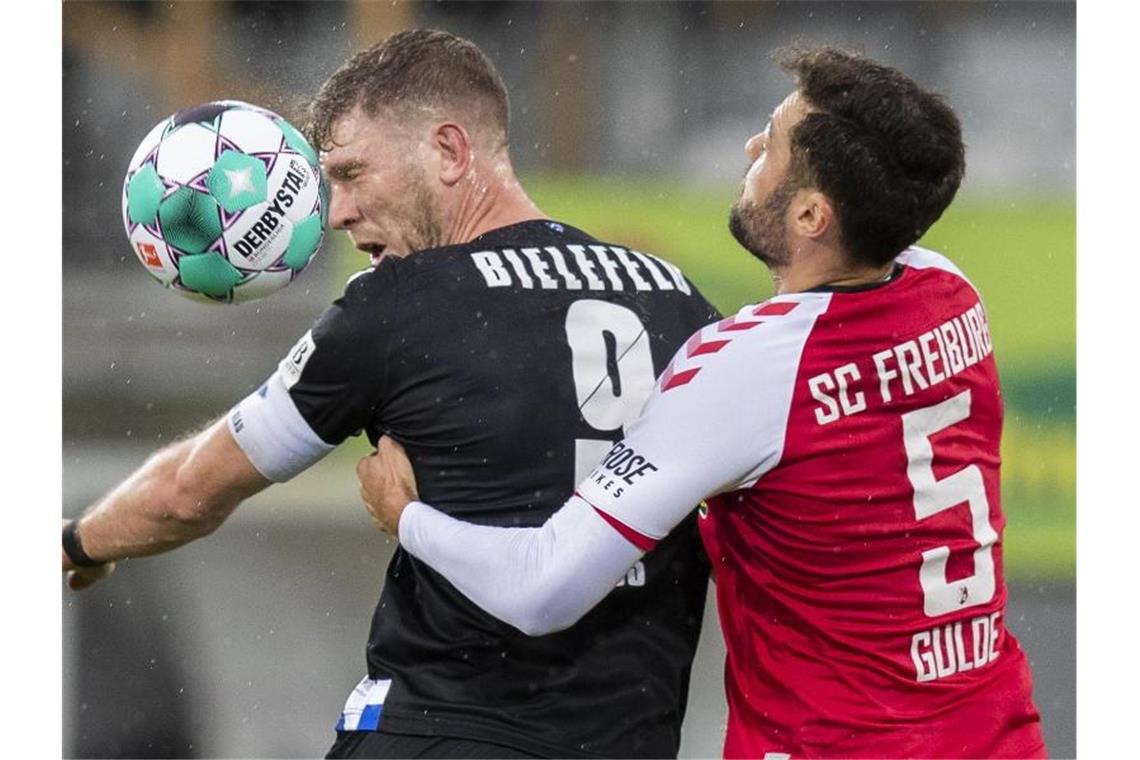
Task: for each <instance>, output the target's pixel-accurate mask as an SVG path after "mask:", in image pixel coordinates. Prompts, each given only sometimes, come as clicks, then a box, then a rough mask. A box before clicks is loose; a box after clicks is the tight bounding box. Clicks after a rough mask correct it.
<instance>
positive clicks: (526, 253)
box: [63, 30, 719, 757]
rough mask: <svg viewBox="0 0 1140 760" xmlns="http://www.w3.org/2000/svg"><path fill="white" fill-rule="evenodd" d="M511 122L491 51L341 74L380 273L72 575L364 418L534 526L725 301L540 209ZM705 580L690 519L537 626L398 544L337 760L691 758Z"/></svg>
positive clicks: (386, 56)
mask: <svg viewBox="0 0 1140 760" xmlns="http://www.w3.org/2000/svg"><path fill="white" fill-rule="evenodd" d="M507 126H508V106H507V94H506V90H505V88H504V86H503V83H502V80H501V79H500V77H499V75H498V73H497V72H496V71H495V69H494V67H493V66H492V64H491V63H490V61H488V60H487V58H486V57H485V56H484V55H483V54H482V53H481V52H480V51H479V50H478V48H476V47H475V46H474V45H473V44H471V43H470V42H467V41H466V40H462V39H459V38H457V37H454V36H452V35H450V34H447V33H444V32H440V31H429V30H415V31H410V32H403V33H400V34H396V35H394V36H392V37H390V38H388V39H387V40H385V41H384V42H382V43H380V44H378V45H376V46H374V47H373V48H370V49H368V50H365V51H363V52H361V53H359V54H357V55H355V56H353V57H352V58H350V59H349V60H348V61H347V62H346V63H345V64H344V65H343V66H342V67H341V69H339V70H338V71H337V72H336V73H335V74H334V75H333V76H332V77H331V78H330V79H329V80H328V82H326V83H325V85H324V86H323V87H322V89H321V91H320V93H319V94H318V95H317V97H316V98H315V100H314V102H313V104H312V106H311V112H310V123H309V129H308V131H309V134H310V136H311V138H312V139H313V141H314V144H315V145H317V147H318V148H319V149H320V151H321V154H322V164H323V165H324V167H325V171H326V173H327V175H328V177H329V179H330V181H331V186H332V202H331V209H330V217H331V223H332V225H333V226H334V227H336V228H338V229H343V230H345V231H347V232H348V234H349V235H350V237H351V238H352V240H353V242H354V243H355V245H356V246H357V248H359V249H361V250H363V251H366V252H367V253H369V254H370V256H371V263H372V268H371V269H369V270H366V271H364V272H362V273H361V274H359V275H357V276H356V277H354V278H353V279H352V280H350V281H349V284H348V285H347V287H346V289H345V293H344V295H343V296H342V297H341V298H339V299H338V300H336V301H335V302H334V303H333V305H332V306H331V307H330V308H329V309H328V310H327V311H326V312H325V313H324V314H323V315H322V316H321V317H320V319H319V320H318V321H317V322H316V324H315V326H314V327H313V329H312V330H311V331H309V332H308V333H306V334H305V335H304V336H303V337H302V338H301V339H300V341H299V342H298V343H297V345H296V346H295V347H294V348H293V349H292V350H291V351H290V352H289V353H288V355H287V356H286V357H285V358H284V359H283V360H282V361H281V363H280V365H279V366H278V367H277V369H276V371H274V372H273V374H271V375H270V376H269V378H268V379H267V380H266V381H265V383H264V384H263V385H262V386H261V387H260V388H259V389H258V390H257V391H256V392H255V393H253V394H251V395H250V396H249V397H248V398H246V399H244V400H243V401H241V402H240V403H238V404H237V405H236V406H235V407H234V408H233V409H232V410H231V411H230V412H229V413H227V414H226V415H225V416H224V417H222V418H221V419H219V420H218V421H216V422H215V423H214V424H213V425H211V426H210V427H208V428H207V429H205V430H203V431H201V432H199V433H197V434H196V435H194V436H193V437H190V438H188V439H186V440H184V441H181V442H179V443H175V444H172V445H170V446H168V447H166V448H164V449H162V450H161V451H159V452H157V453H156V454H154V455H153V456H152V457H151V458H150V459H149V460H148V461H147V462H146V463H145V464H144V465H142V467H140V469H139V470H138V471H137V472H135V473H134V474H133V475H131V476H130V477H129V478H127V479H126V480H125V481H124V482H123V483H122V484H121V485H120V486H118V487H117V488H116V489H114V490H113V491H112V492H111V493H110V494H108V495H107V496H106V497H105V498H103V499H102V500H101V501H99V502H98V503H97V504H95V505H93V507H92V508H91V509H89V510H88V511H87V512H86V513H85V514H84V515H83V517H81V518H80V519H79V520H78V521H73V522H68V523H66V524H65V528H64V558H63V566H64V569H65V570H67V571H68V581H69V584H70V585H71V586H72V588H81V587H83V586H84V585H88V584H90V583H92V582H94V581H96V580H98V579H99V578H100V577H102V576H103V575H105V574H107V573H108V572H109V570H110V569H111V568H112V567H113V565H112V564H110V563H112V562H113V561H114V560H116V559H119V558H123V557H141V556H145V555H148V554H155V553H158V552H162V551H168V550H170V549H173V548H175V547H177V546H179V545H181V544H184V543H186V542H188V541H191V540H194V539H196V538H199V537H201V536H204V535H206V534H208V533H210V532H211V531H213V530H214V529H216V528H217V527H218V526H219V525H220V524H221V523H222V521H223V520H225V518H226V517H227V516H228V515H229V514H230V513H231V512H232V511H233V510H234V509H235V508H236V507H237V505H238V504H239V503H240V502H241V501H242V500H243V499H244V498H246V497H248V496H250V495H252V494H254V493H257V492H258V491H260V490H262V489H264V488H266V487H267V486H268V485H270V484H271V483H273V482H283V481H286V480H289V479H290V478H291V477H293V476H294V475H296V474H297V473H299V472H301V471H302V470H304V469H305V468H307V467H308V466H310V465H311V464H313V463H314V462H316V461H317V460H319V459H320V458H321V457H322V456H324V455H325V454H326V453H328V452H329V451H330V450H332V449H333V448H334V447H335V446H336V445H337V444H339V443H341V442H342V441H344V440H345V439H346V438H348V437H349V436H351V435H355V434H358V433H359V432H361V431H363V432H364V433H365V434H367V435H368V437H369V439H370V440H371V441H372V442H373V443H375V442H376V441H377V440H378V439H379V437H380V436H381V435H382V434H385V433H386V434H388V435H391V436H393V437H394V438H396V439H398V440H399V441H401V442H402V443H403V444H404V446H405V447H406V448H407V451H408V453H409V455H410V456H411V458H412V461H413V463H414V467H415V474H416V478H417V480H418V482H419V484H420V493H421V494H422V495H423V497H424V498H425V499H427V500H429V501H430V502H431V503H432V504H434V505H436V506H438V507H439V508H441V509H443V510H445V511H446V512H448V513H449V514H451V515H453V516H455V517H458V518H460V519H463V520H468V521H471V522H474V523H479V524H484V525H493V526H537V525H541V524H542V523H543V522H545V521H546V519H547V518H548V517H549V516H550V515H551V514H552V513H553V511H554V510H555V509H556V508H557V507H558V506H560V505H561V504H562V503H563V502H564V501H565V500H566V499H567V498H568V497H569V496H570V494H571V492H572V489H573V487H574V484H575V483H577V482H578V481H579V480H580V479H581V477H582V476H583V475H584V474H585V472H586V471H587V470H588V468H590V467H591V466H592V465H593V464H594V463H595V462H596V461H597V460H598V459H599V458H600V457H601V456H602V454H603V453H604V452H605V451H607V450H608V449H609V448H610V446H611V445H612V442H613V441H615V440H618V439H619V438H620V437H621V436H622V433H623V431H622V427H623V425H624V424H625V423H626V422H628V421H631V420H633V419H634V418H635V417H636V416H637V414H638V412H639V411H640V409H641V406H642V404H643V402H644V401H645V399H646V397H647V396H648V395H649V393H650V390H651V389H652V387H653V384H654V380H655V376H656V375H657V373H658V372H659V371H661V370H662V369H663V367H664V366H665V364H666V362H667V361H668V360H669V358H670V357H671V356H672V354H673V353H674V351H675V350H676V349H677V347H678V346H679V345H680V343H681V341H683V340H684V339H685V338H686V337H688V336H689V335H690V334H691V333H693V331H694V330H696V329H697V328H698V327H700V326H701V325H703V324H706V323H708V322H710V321H713V320H715V319H716V318H717V317H718V316H719V315H717V314H716V312H715V310H714V309H713V308H712V307H711V306H710V305H709V304H708V302H707V301H706V300H705V299H704V298H703V297H702V296H701V295H700V294H699V293H697V291H696V290H695V289H694V288H693V286H692V285H691V284H690V283H689V281H688V280H686V279H685V277H684V275H682V274H681V272H680V271H679V270H678V269H677V268H676V267H674V266H672V265H671V264H668V263H666V262H664V261H661V260H660V259H657V258H655V257H654V256H652V255H650V254H648V253H644V252H639V251H635V250H633V249H631V248H628V247H626V246H622V245H617V244H612V243H608V242H603V241H599V240H597V239H595V238H593V237H591V236H590V235H588V234H587V233H585V232H583V231H581V230H578V229H575V228H574V227H572V226H570V225H568V224H564V223H561V222H557V221H553V220H550V219H548V218H546V216H545V215H544V214H543V213H542V212H541V211H540V210H539V209H538V208H537V207H536V206H535V205H534V204H533V203H532V202H531V201H530V199H529V198H528V197H527V195H526V193H525V192H524V191H523V189H522V187H521V186H520V185H519V184H518V181H517V180H516V179H515V175H514V171H513V169H512V168H511V163H510V159H509V155H508V150H507ZM631 477H632V475H631ZM618 487H620V484H619V486H618ZM377 570H378V571H379V568H377ZM707 572H708V570H707V565H706V562H705V560H704V559H703V555H702V552H701V551H700V547H699V538H698V536H697V531H696V528H695V524H694V520H693V519H692V516H690V519H688V520H687V521H685V522H684V523H682V524H681V525H680V526H679V527H678V529H677V530H675V531H674V532H673V533H672V535H671V536H670V537H669V538H668V539H667V540H665V541H663V542H661V544H660V545H659V546H658V548H657V549H656V550H654V551H653V552H651V553H649V554H648V555H646V557H645V558H644V560H643V562H640V563H638V564H637V565H635V566H634V567H633V568H632V569H631V570H630V572H629V574H628V575H627V577H626V578H625V579H624V581H623V582H622V583H620V584H619V585H618V587H617V588H615V589H614V591H613V592H612V593H611V594H610V595H609V597H608V598H607V599H606V600H605V601H604V602H603V603H602V604H601V605H599V606H598V607H597V608H596V609H595V610H593V611H592V612H591V613H589V614H588V615H587V616H586V617H584V618H583V619H582V620H581V621H580V622H578V623H577V624H575V625H574V626H572V627H570V628H569V629H567V630H565V631H562V632H560V633H556V634H552V635H548V636H539V637H529V636H526V635H525V633H526V631H525V630H520V629H516V628H514V627H511V626H509V625H507V624H505V623H502V622H500V621H498V620H497V619H495V618H494V617H492V616H490V615H488V614H486V613H485V612H483V611H482V610H480V609H479V608H478V607H476V606H475V605H473V604H472V603H470V602H469V601H468V600H467V599H466V598H464V597H463V596H462V595H461V594H459V593H458V592H457V591H456V590H455V589H454V587H452V586H451V585H450V584H449V583H448V582H447V581H445V580H444V579H443V578H442V577H441V576H439V575H438V574H436V573H435V572H434V571H433V570H431V569H430V568H428V567H427V566H426V565H424V564H422V563H420V562H419V561H418V560H416V559H414V558H413V557H411V556H410V555H408V554H407V553H405V552H404V551H403V550H397V551H396V554H395V556H394V558H393V559H392V562H391V563H390V565H389V566H388V570H387V576H386V578H385V582H384V588H383V592H382V594H381V598H380V602H379V604H378V606H377V608H376V613H375V615H374V618H373V624H372V631H371V634H370V636H369V640H368V646H367V671H368V672H367V675H366V677H365V678H364V680H362V681H361V682H360V684H359V685H358V686H357V687H356V688H355V689H354V690H353V692H352V693H351V694H350V696H349V698H348V700H347V703H346V704H345V707H344V711H343V713H342V715H341V718H340V721H339V722H338V724H337V729H338V734H337V740H336V743H335V744H334V745H333V747H332V749H331V750H330V753H329V754H330V757H459V756H465V757H510V756H556V757H573V756H578V757H593V756H609V757H664V756H675V755H676V753H677V749H678V745H679V741H680V727H681V722H682V718H683V714H684V708H685V703H686V697H687V689H688V681H689V669H690V665H691V662H692V658H693V654H694V651H695V649H696V645H697V638H698V634H699V626H700V621H701V616H702V610H703V607H704V601H705V592H706V588H707ZM540 623H541V621H536V626H537V625H539V624H540ZM524 628H525V626H524Z"/></svg>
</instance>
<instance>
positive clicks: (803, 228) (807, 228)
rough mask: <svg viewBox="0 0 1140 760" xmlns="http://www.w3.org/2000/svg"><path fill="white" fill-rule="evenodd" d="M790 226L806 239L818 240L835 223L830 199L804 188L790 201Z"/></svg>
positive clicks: (816, 191)
mask: <svg viewBox="0 0 1140 760" xmlns="http://www.w3.org/2000/svg"><path fill="white" fill-rule="evenodd" d="M792 209H793V216H792V224H793V225H794V226H795V229H796V232H798V233H799V234H800V235H802V236H803V237H806V238H811V239H819V238H821V237H822V236H823V235H824V234H825V233H826V232H827V231H828V230H829V229H831V226H832V224H833V222H834V221H835V209H834V207H833V206H832V205H831V199H830V198H828V197H827V196H826V195H824V194H823V193H821V192H820V191H818V190H813V189H811V188H805V189H802V190H800V191H799V192H798V193H797V194H796V197H795V198H794V199H793V200H792Z"/></svg>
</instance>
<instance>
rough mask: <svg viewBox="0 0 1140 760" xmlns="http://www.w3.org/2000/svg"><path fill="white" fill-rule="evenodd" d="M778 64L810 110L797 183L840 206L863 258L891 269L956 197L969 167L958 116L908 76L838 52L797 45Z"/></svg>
mask: <svg viewBox="0 0 1140 760" xmlns="http://www.w3.org/2000/svg"><path fill="white" fill-rule="evenodd" d="M776 60H777V61H778V62H779V63H780V65H781V66H782V67H783V68H784V70H785V71H788V72H789V73H791V74H793V75H794V76H795V77H796V79H797V83H798V90H799V92H800V95H801V97H803V98H804V99H805V100H806V101H807V104H808V105H809V106H810V107H811V109H812V113H809V114H808V115H807V116H805V117H804V118H803V120H802V121H800V123H798V124H797V125H796V126H795V127H794V128H793V130H792V134H791V145H792V176H793V178H794V179H795V180H796V181H797V184H799V185H800V186H809V187H815V188H817V189H819V190H820V191H821V192H823V193H824V194H825V195H826V196H827V197H828V198H830V199H831V201H832V202H833V203H834V204H835V206H836V214H837V216H838V218H839V226H840V231H841V234H842V239H843V242H844V245H845V247H846V248H847V251H848V253H849V254H850V255H851V256H852V257H853V258H855V259H856V260H858V261H862V262H867V263H871V264H876V265H879V264H885V263H887V262H888V261H890V260H891V259H892V258H894V257H895V256H896V255H897V254H898V253H899V252H900V251H901V250H903V249H904V248H906V247H907V246H908V245H910V244H912V243H914V242H915V241H916V240H918V239H919V238H920V237H922V235H923V233H925V232H926V230H927V229H928V228H929V227H930V225H932V224H934V222H935V221H937V220H938V218H939V217H940V216H941V215H942V212H943V211H944V210H945V209H946V207H947V206H948V205H950V201H952V200H953V199H954V194H955V193H956V192H957V191H958V186H959V185H960V184H961V182H962V176H963V174H964V173H965V170H966V152H965V147H964V146H963V144H962V129H961V126H960V125H959V123H958V118H957V116H955V115H954V112H953V111H952V110H951V109H950V106H949V105H948V104H947V103H946V101H945V100H944V99H943V98H942V97H941V96H940V95H937V94H935V93H932V92H928V91H926V90H923V89H922V88H921V87H919V86H918V85H917V84H916V83H915V82H914V81H913V80H911V79H910V78H909V77H907V76H905V75H904V74H902V73H901V72H899V71H897V70H895V69H892V68H890V67H889V66H884V65H883V64H880V63H876V62H875V61H872V60H870V59H868V58H865V57H864V56H862V55H859V54H858V53H853V52H849V51H845V50H839V49H836V48H832V47H812V48H807V47H789V48H784V49H782V50H780V51H778V52H777V54H776Z"/></svg>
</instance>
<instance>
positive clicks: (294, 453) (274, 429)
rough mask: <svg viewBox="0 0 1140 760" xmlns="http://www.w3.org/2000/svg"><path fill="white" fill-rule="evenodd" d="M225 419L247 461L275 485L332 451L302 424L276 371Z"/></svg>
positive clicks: (299, 414) (305, 424) (330, 447)
mask: <svg viewBox="0 0 1140 760" xmlns="http://www.w3.org/2000/svg"><path fill="white" fill-rule="evenodd" d="M226 420H227V422H228V424H229V428H230V433H232V434H233V437H234V440H235V441H237V444H238V446H240V447H241V450H242V451H244V452H245V455H246V456H247V457H249V461H250V462H251V463H253V466H254V467H255V468H256V469H257V471H258V472H260V473H261V474H262V475H264V476H265V477H267V478H269V479H270V480H272V481H274V482H275V483H284V482H285V481H287V480H289V479H290V478H292V477H293V476H294V475H297V474H298V473H300V472H302V471H304V470H306V469H307V468H309V467H311V466H312V465H313V464H315V463H317V462H318V461H320V460H321V459H322V458H323V457H324V456H325V455H326V454H328V453H329V452H330V451H332V450H333V449H334V448H336V447H335V446H333V445H332V444H329V443H325V442H324V441H322V440H321V438H320V436H318V435H317V434H316V433H314V432H313V429H312V428H311V427H309V423H307V422H305V418H304V417H302V416H301V413H300V412H299V411H297V405H296V404H294V403H293V399H292V398H291V397H290V396H289V391H288V390H286V388H285V384H284V383H283V382H282V380H281V375H280V371H278V372H274V373H273V374H272V375H270V376H269V379H268V380H266V381H265V383H264V384H263V385H262V386H261V387H260V388H258V389H257V390H256V391H254V392H253V393H251V394H249V395H248V396H246V397H245V398H244V399H242V400H241V401H240V402H239V403H238V404H237V406H235V407H234V408H233V409H231V410H230V413H229V414H228V415H227V416H226Z"/></svg>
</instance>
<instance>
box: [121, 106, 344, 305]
mask: <svg viewBox="0 0 1140 760" xmlns="http://www.w3.org/2000/svg"><path fill="white" fill-rule="evenodd" d="M327 217H328V188H327V185H326V184H325V182H324V178H323V177H322V176H321V171H320V165H319V164H318V162H317V153H316V151H315V150H313V148H312V146H311V145H309V143H308V141H306V140H305V138H304V137H303V136H302V135H301V133H300V132H298V131H297V130H296V129H295V128H294V127H293V126H292V125H291V124H289V122H287V121H285V120H284V119H282V118H281V117H280V116H278V115H277V114H275V113H273V112H272V111H267V110H265V109H264V108H258V107H257V106H252V105H250V104H248V103H242V102H240V101H236V100H225V101H219V102H216V103H206V104H204V105H200V106H196V107H194V108H188V109H186V110H184V111H179V112H178V113H176V114H174V115H173V116H171V117H169V118H167V119H164V120H163V121H162V122H160V123H159V124H157V125H156V126H155V127H154V129H152V130H151V131H150V133H149V134H148V135H147V136H146V137H145V138H144V139H143V141H142V144H140V145H139V147H138V149H137V150H136V151H135V155H134V157H133V158H131V163H130V167H129V168H128V170H127V176H126V178H125V180H124V181H123V224H124V225H125V226H126V229H127V236H128V237H129V238H130V241H131V247H132V248H133V249H134V251H135V254H136V255H137V256H138V258H139V261H140V262H142V265H143V267H144V268H145V269H146V271H148V272H150V274H151V275H153V276H154V277H155V279H157V280H158V281H159V282H161V283H162V284H163V285H166V286H168V287H171V288H173V289H175V290H177V291H178V292H179V293H182V294H185V295H189V296H192V297H196V298H199V299H204V300H208V301H210V302H213V303H238V302H242V301H249V300H252V299H254V298H262V297H264V296H267V295H269V294H270V293H273V292H275V291H277V290H280V289H281V288H283V287H285V286H286V285H288V284H289V283H290V282H292V281H293V279H294V278H295V277H296V276H297V275H299V274H300V273H301V271H302V270H303V269H304V268H305V266H306V265H308V263H309V261H310V260H311V259H312V257H313V254H315V253H316V252H317V249H318V248H319V247H320V244H321V240H322V239H323V238H324V232H325V225H326V222H327Z"/></svg>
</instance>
